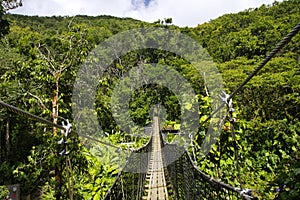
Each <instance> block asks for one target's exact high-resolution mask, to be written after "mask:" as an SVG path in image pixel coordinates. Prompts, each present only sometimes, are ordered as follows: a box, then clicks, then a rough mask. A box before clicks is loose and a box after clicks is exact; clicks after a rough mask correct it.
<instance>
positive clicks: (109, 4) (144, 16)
mask: <svg viewBox="0 0 300 200" xmlns="http://www.w3.org/2000/svg"><path fill="white" fill-rule="evenodd" d="M279 1H282V0H279ZM273 2H274V0H184V1H183V0H24V1H23V7H21V8H17V9H15V10H12V11H10V12H11V13H18V14H25V15H40V16H52V15H61V16H65V15H68V16H72V15H78V14H83V15H92V16H97V15H112V16H117V17H132V18H135V19H139V20H143V21H147V22H154V21H157V20H158V19H164V18H169V17H171V18H173V23H174V24H175V25H178V26H190V27H194V26H197V24H202V23H204V22H208V21H209V20H211V19H215V18H217V17H219V16H221V15H223V14H226V13H237V12H239V11H243V10H245V9H248V8H256V7H259V6H261V5H262V4H266V5H268V4H272V3H273Z"/></svg>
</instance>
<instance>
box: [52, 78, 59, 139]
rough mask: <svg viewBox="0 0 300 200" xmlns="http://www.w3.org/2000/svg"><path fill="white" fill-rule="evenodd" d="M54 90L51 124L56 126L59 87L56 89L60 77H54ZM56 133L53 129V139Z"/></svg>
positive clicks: (55, 129) (54, 128)
mask: <svg viewBox="0 0 300 200" xmlns="http://www.w3.org/2000/svg"><path fill="white" fill-rule="evenodd" d="M55 78H56V79H55V90H54V97H53V101H52V119H53V123H54V124H57V121H58V96H59V95H58V94H59V87H58V83H59V78H60V75H59V74H56V77H55ZM56 133H57V128H56V127H53V136H54V137H55V136H56Z"/></svg>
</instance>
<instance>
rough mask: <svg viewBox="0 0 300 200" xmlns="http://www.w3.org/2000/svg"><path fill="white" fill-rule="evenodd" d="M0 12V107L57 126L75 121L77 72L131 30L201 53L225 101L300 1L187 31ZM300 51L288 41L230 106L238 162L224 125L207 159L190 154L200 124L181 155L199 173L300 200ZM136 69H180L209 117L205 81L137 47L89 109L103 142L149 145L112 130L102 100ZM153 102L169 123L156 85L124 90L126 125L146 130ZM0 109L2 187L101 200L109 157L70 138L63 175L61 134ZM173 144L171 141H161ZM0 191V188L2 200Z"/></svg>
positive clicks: (181, 62)
mask: <svg viewBox="0 0 300 200" xmlns="http://www.w3.org/2000/svg"><path fill="white" fill-rule="evenodd" d="M24 3H26V2H24ZM2 13H3V11H2V10H0V19H1V18H3V19H5V20H3V19H2V20H1V23H2V24H1V29H0V37H1V42H0V101H3V102H6V103H8V104H11V105H13V106H16V107H18V108H20V109H23V110H26V111H28V112H30V113H32V114H35V115H37V116H40V117H42V118H45V119H47V120H49V121H51V122H53V123H59V124H61V122H62V121H64V120H65V119H69V120H70V121H71V122H72V121H73V120H74V119H72V117H73V115H72V103H74V102H72V92H73V85H74V82H75V80H76V75H77V70H78V69H79V67H80V66H81V65H82V63H84V62H85V61H86V60H85V59H86V58H87V57H88V55H90V53H91V52H92V50H93V49H94V48H95V47H96V46H97V45H99V44H101V43H102V42H103V41H105V40H106V39H108V38H110V37H112V36H114V35H116V34H118V33H121V32H123V31H126V30H131V29H135V28H142V29H143V28H145V29H146V28H152V27H162V28H165V29H168V30H173V31H178V32H181V33H183V34H186V35H188V36H189V37H191V38H193V39H194V40H196V41H197V42H199V44H201V45H202V47H203V48H205V49H206V50H207V52H208V53H209V55H210V56H211V57H212V59H213V60H214V62H215V63H216V65H217V67H218V69H219V71H220V72H221V75H222V78H223V81H224V83H223V84H224V86H225V90H226V92H227V93H229V94H230V93H231V92H232V91H234V89H235V88H236V87H237V86H238V85H239V84H240V83H241V82H242V81H243V80H244V79H245V78H246V77H247V76H248V75H249V74H250V73H251V71H252V70H253V69H254V68H255V67H257V65H258V64H259V63H260V62H261V61H262V60H263V58H265V56H266V55H267V54H268V53H269V52H270V51H271V50H272V49H273V48H274V47H275V45H276V44H277V43H278V42H279V41H280V40H281V39H282V38H283V37H284V36H285V35H286V34H287V33H289V31H291V30H292V28H293V27H294V26H295V25H297V23H299V22H300V14H299V13H300V0H286V1H283V2H280V3H278V2H275V3H273V4H272V5H263V6H261V7H259V8H253V9H248V10H246V11H243V12H240V13H237V14H226V15H223V16H221V17H219V18H217V19H213V20H211V21H209V22H207V23H204V24H200V25H198V26H197V27H194V28H190V27H177V26H174V25H171V22H172V20H171V19H165V21H164V20H162V21H161V20H159V23H158V22H156V23H146V22H142V21H138V20H134V19H131V18H122V19H121V18H116V17H112V16H97V17H91V16H75V17H62V16H53V17H38V16H23V15H13V14H5V15H3V16H2ZM4 22H5V23H4ZM6 22H7V23H6ZM3 23H4V24H3ZM8 25H9V26H8ZM2 27H3V28H2ZM4 27H5V29H4ZM299 56H300V34H297V35H296V36H295V37H294V38H293V39H292V40H291V42H290V43H289V44H288V45H287V46H286V47H284V49H283V50H281V51H280V52H279V54H277V55H276V57H275V58H273V59H272V60H271V61H270V62H269V63H268V64H267V65H266V66H265V67H264V68H263V69H262V70H261V71H260V72H259V74H258V75H257V76H255V77H254V78H253V79H252V80H251V81H250V82H249V83H248V84H247V85H246V86H245V87H244V89H243V90H242V91H241V92H239V93H238V94H237V95H236V97H235V98H234V99H233V104H234V108H235V112H234V117H235V118H236V120H237V121H236V123H235V134H236V135H235V137H236V140H237V141H236V143H237V150H238V154H239V155H238V161H237V162H238V165H236V161H235V158H234V154H235V149H234V145H233V143H234V141H233V138H232V135H231V132H230V129H229V128H228V127H229V126H230V122H229V119H226V121H225V124H224V126H223V127H222V134H221V136H220V138H219V139H218V141H217V143H216V144H215V145H214V146H213V147H212V149H211V150H210V152H209V154H208V155H206V156H203V155H202V154H201V151H200V149H201V144H202V140H203V138H204V136H205V132H206V130H207V128H208V125H209V124H208V123H205V124H204V127H200V128H199V130H198V132H197V133H196V135H195V137H194V138H193V139H194V141H193V146H191V147H190V148H189V151H190V153H191V155H192V154H193V158H194V160H195V163H196V165H197V166H198V167H199V169H201V170H202V171H204V172H205V173H207V174H208V175H210V176H211V177H214V178H216V179H218V180H221V181H223V182H225V183H228V184H230V185H233V186H235V187H240V185H242V186H243V187H244V188H250V189H252V190H253V194H254V195H255V196H257V197H258V198H259V199H274V198H276V199H297V198H298V197H299V196H300V153H299V149H300V140H299V139H300V138H299V134H300V121H299V118H300V97H299V93H300V63H299V62H300V61H299V59H300V57H299ZM140 63H145V64H147V63H159V64H161V65H166V66H170V67H171V68H172V69H175V70H176V71H178V72H179V73H180V74H181V75H182V76H183V77H184V78H185V79H186V80H188V81H189V83H190V85H191V86H192V87H193V89H194V91H195V93H196V96H197V99H198V106H199V111H198V112H199V113H200V119H199V124H201V123H202V122H203V121H204V120H205V119H206V118H207V117H208V116H209V115H210V113H211V109H210V107H211V100H210V97H209V96H208V94H207V91H206V90H205V86H206V85H205V84H206V83H205V82H206V80H204V79H203V78H202V76H201V75H199V74H198V72H197V71H196V70H195V69H194V67H193V66H192V65H191V64H190V63H189V62H187V61H186V60H185V59H184V58H182V57H178V56H176V55H175V54H174V53H172V52H167V51H162V50H157V49H140V50H136V51H133V52H130V53H127V54H125V55H122V56H120V57H118V58H117V59H116V60H114V61H113V63H111V64H110V66H109V68H108V69H107V70H106V71H105V73H103V76H102V77H101V80H99V83H98V86H97V91H96V95H95V96H96V102H95V111H96V114H97V117H98V121H99V124H100V125H101V128H102V130H103V134H102V135H101V136H99V138H101V140H103V141H106V142H110V143H113V144H115V145H117V146H122V147H130V148H137V147H140V146H142V145H143V144H145V143H146V142H147V140H148V139H149V138H148V137H146V136H139V135H138V134H137V135H135V134H130V135H129V134H128V133H126V132H124V131H122V130H121V128H120V127H119V126H118V125H117V123H116V121H115V120H114V116H113V114H112V111H111V105H110V104H111V97H112V93H113V89H114V87H115V86H116V85H117V83H118V81H119V80H120V78H122V76H123V75H124V74H126V73H127V72H129V71H130V70H131V69H133V68H134V67H136V66H138V65H139V64H140ZM157 73H158V74H159V73H163V72H157ZM83 99H84V98H83ZM155 104H161V105H163V106H164V107H165V109H166V119H165V121H164V126H165V127H178V124H180V118H181V111H180V106H181V105H180V104H179V100H178V99H177V97H176V95H175V94H174V93H173V92H172V91H170V90H169V89H168V88H165V87H161V86H160V85H158V84H146V85H144V86H143V87H141V88H139V89H137V90H136V91H134V92H133V93H132V98H131V100H130V105H129V107H130V116H131V118H132V119H133V120H134V122H136V123H137V124H139V125H140V126H141V127H144V126H147V125H148V124H149V123H150V122H151V119H150V116H149V112H150V110H151V108H152V106H153V105H155ZM187 107H188V106H187ZM187 109H188V108H187ZM0 111H1V112H0V133H1V135H0V185H10V184H20V187H21V194H22V197H23V198H26V197H28V196H30V197H31V198H32V199H34V198H39V197H42V198H43V199H59V198H61V199H68V198H69V196H70V190H69V191H68V188H72V193H73V194H72V195H73V196H74V199H102V198H103V196H104V195H105V193H106V192H107V191H108V189H109V188H110V186H111V185H112V184H113V182H114V180H115V178H116V176H117V174H118V166H117V164H116V162H115V161H114V162H113V161H112V160H113V159H114V156H116V155H112V154H109V155H108V154H106V149H105V147H104V146H103V145H102V144H99V145H98V146H94V147H92V148H87V147H88V145H86V143H85V140H81V139H80V138H79V137H78V136H77V135H74V134H71V135H70V136H69V139H68V148H69V154H68V157H69V163H71V165H72V170H70V168H69V170H68V169H67V167H68V166H66V162H65V157H64V156H60V155H59V153H60V152H61V151H62V146H60V145H59V144H58V141H60V140H61V132H60V130H58V129H56V128H53V127H50V126H48V125H44V124H42V123H39V122H36V121H34V120H32V119H29V118H26V117H24V116H20V115H17V114H15V113H12V112H10V111H8V110H5V109H3V108H0ZM74 129H75V130H76V127H74ZM131 131H132V132H133V133H134V131H135V130H131ZM103 135H104V136H103ZM175 137H176V136H173V135H172V134H169V136H168V137H167V140H168V142H172V141H173V140H174V138H175ZM99 138H98V139H99ZM237 166H238V167H239V168H240V175H239V174H238V169H237ZM70 179H71V180H73V181H71V182H72V183H73V184H71V186H70V182H69V180H70ZM3 190H4V189H3ZM1 192H2V188H1V187H0V198H1V197H2V196H1V195H2V193H1Z"/></svg>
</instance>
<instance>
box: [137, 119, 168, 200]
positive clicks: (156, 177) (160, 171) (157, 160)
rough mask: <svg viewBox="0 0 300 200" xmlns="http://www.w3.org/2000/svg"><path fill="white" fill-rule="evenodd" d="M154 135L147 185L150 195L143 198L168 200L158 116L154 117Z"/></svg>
mask: <svg viewBox="0 0 300 200" xmlns="http://www.w3.org/2000/svg"><path fill="white" fill-rule="evenodd" d="M152 129H153V134H152V149H151V158H150V161H149V166H148V173H147V176H146V177H147V182H148V184H147V185H145V187H146V188H147V190H146V191H148V195H147V196H145V197H143V199H147V200H168V192H167V185H166V179H165V173H164V167H163V160H162V154H161V141H160V135H159V125H158V117H157V115H156V116H154V117H153V127H152Z"/></svg>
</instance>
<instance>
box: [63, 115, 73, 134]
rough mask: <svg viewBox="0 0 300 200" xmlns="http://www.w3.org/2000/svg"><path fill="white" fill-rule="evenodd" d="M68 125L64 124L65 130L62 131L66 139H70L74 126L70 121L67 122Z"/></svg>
mask: <svg viewBox="0 0 300 200" xmlns="http://www.w3.org/2000/svg"><path fill="white" fill-rule="evenodd" d="M66 122H67V124H66V125H65V122H64V121H63V122H62V126H63V127H64V129H65V130H61V132H62V134H64V136H65V137H68V135H69V133H71V128H72V124H71V123H70V122H69V120H68V119H67V120H66Z"/></svg>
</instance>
